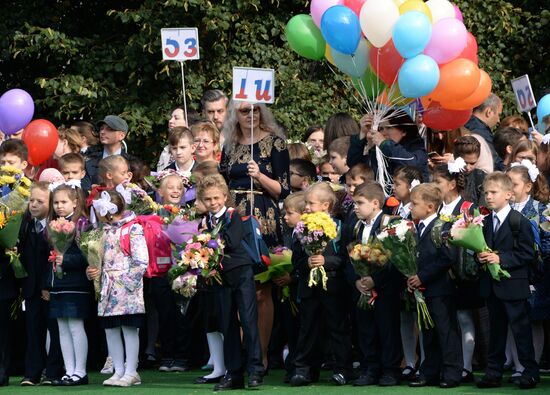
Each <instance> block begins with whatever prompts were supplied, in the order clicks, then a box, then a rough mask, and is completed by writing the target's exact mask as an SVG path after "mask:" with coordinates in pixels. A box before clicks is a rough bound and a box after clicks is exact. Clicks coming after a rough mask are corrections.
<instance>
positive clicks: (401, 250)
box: [377, 219, 434, 329]
mask: <svg viewBox="0 0 550 395" xmlns="http://www.w3.org/2000/svg"><path fill="white" fill-rule="evenodd" d="M414 233H415V227H414V223H413V222H412V221H408V220H404V219H403V220H400V221H398V222H394V223H391V224H390V225H388V226H387V227H386V228H385V229H384V230H383V231H382V232H380V234H379V235H378V236H377V238H378V240H380V241H381V242H382V245H383V246H384V248H385V249H386V250H388V251H391V252H392V257H391V261H392V264H393V265H394V266H395V267H396V268H397V270H399V271H400V272H401V273H402V274H403V275H404V276H405V277H407V278H409V277H411V276H414V275H415V274H416V272H417V271H418V268H417V266H416V239H415V237H414ZM414 299H415V300H416V311H417V313H418V327H419V328H426V329H428V328H433V326H434V323H433V320H432V317H431V316H430V313H429V311H428V307H427V306H426V300H425V299H424V295H422V292H421V291H420V290H419V289H415V290H414Z"/></svg>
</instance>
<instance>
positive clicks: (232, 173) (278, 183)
mask: <svg viewBox="0 0 550 395" xmlns="http://www.w3.org/2000/svg"><path fill="white" fill-rule="evenodd" d="M223 134H224V137H225V142H224V146H223V150H222V158H221V163H220V170H221V173H222V174H223V175H224V177H225V179H226V180H227V182H228V185H229V189H230V192H231V196H232V198H233V199H234V201H235V205H236V208H237V210H239V212H240V213H241V214H243V215H249V214H250V211H251V210H250V209H251V202H252V203H253V210H252V211H253V215H254V216H255V217H256V218H257V219H258V221H259V223H260V225H261V229H262V236H263V239H264V241H265V242H266V244H267V245H268V247H275V246H277V245H279V244H282V235H281V221H280V220H281V218H280V212H279V205H278V202H279V200H283V199H284V198H285V197H286V196H287V195H288V194H289V186H290V172H289V162H290V160H289V155H288V150H287V146H286V142H285V135H284V132H283V130H282V128H281V127H280V126H279V125H277V123H276V121H275V119H274V118H273V115H272V114H271V111H269V109H268V108H267V107H266V106H265V105H264V104H254V105H251V104H250V103H246V102H235V101H232V102H230V103H229V108H228V118H227V119H226V121H225V123H224V128H223ZM251 145H252V146H253V153H252V156H251ZM251 181H252V182H253V190H252V191H251ZM256 290H257V292H256V297H257V301H258V328H259V331H260V341H261V344H262V356H263V362H264V366H265V367H267V347H268V345H269V338H270V336H271V329H272V326H273V299H272V296H271V283H266V284H262V285H260V284H257V287H256Z"/></svg>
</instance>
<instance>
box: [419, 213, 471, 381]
mask: <svg viewBox="0 0 550 395" xmlns="http://www.w3.org/2000/svg"><path fill="white" fill-rule="evenodd" d="M436 218H437V214H433V215H431V216H429V217H428V218H426V219H424V220H422V221H420V222H419V224H418V242H417V256H416V262H417V266H418V271H417V275H418V277H419V279H420V281H421V282H422V286H423V287H425V291H424V297H425V299H426V306H427V307H428V311H429V313H430V315H431V317H432V319H433V321H434V328H431V329H422V336H423V342H424V352H425V355H426V357H425V359H424V361H423V362H422V364H421V365H420V375H421V376H422V377H423V378H424V379H425V380H426V382H427V383H438V382H439V380H440V377H441V378H442V382H446V383H447V384H451V385H458V383H460V381H461V378H462V365H463V360H462V345H461V338H460V334H459V329H458V322H457V317H456V287H455V284H454V283H453V281H452V280H451V278H450V276H449V269H450V268H451V266H452V264H453V262H454V260H455V259H457V256H456V249H452V248H449V247H448V246H446V245H442V246H441V247H440V248H437V247H436V245H435V244H434V242H433V241H432V237H431V232H432V229H433V227H434V224H435V220H436Z"/></svg>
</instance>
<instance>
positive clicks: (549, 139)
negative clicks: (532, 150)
mask: <svg viewBox="0 0 550 395" xmlns="http://www.w3.org/2000/svg"><path fill="white" fill-rule="evenodd" d="M541 144H550V133H548V134H545V135H544V136H542V142H541Z"/></svg>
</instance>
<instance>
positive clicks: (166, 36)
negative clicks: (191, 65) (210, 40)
mask: <svg viewBox="0 0 550 395" xmlns="http://www.w3.org/2000/svg"><path fill="white" fill-rule="evenodd" d="M160 38H161V40H162V60H179V61H183V60H196V59H199V58H200V55H199V32H198V30H197V28H196V27H182V28H166V29H161V31H160Z"/></svg>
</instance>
